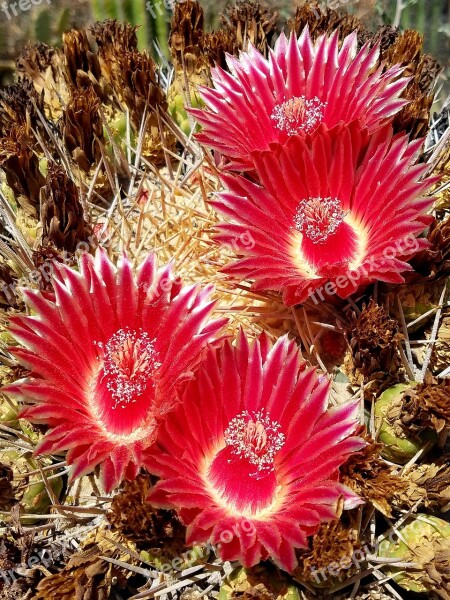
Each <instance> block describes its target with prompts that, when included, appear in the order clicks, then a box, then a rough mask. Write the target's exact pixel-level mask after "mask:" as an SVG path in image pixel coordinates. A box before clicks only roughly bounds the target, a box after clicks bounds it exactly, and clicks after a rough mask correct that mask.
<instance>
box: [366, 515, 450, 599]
mask: <svg viewBox="0 0 450 600" xmlns="http://www.w3.org/2000/svg"><path fill="white" fill-rule="evenodd" d="M398 534H399V535H395V534H394V535H395V539H393V540H389V539H388V540H384V541H383V542H381V544H380V547H379V551H378V554H379V556H380V557H381V558H389V559H398V561H399V562H411V563H415V564H416V565H417V566H416V567H411V568H410V569H409V568H406V569H405V568H400V567H389V566H386V567H383V569H384V570H385V571H386V573H387V574H389V575H393V576H394V580H395V581H396V583H397V584H398V585H399V586H401V587H402V588H403V589H405V590H408V591H411V592H416V593H424V592H430V591H432V590H433V589H434V588H433V584H432V581H431V580H430V579H429V578H428V577H427V574H426V569H425V567H426V566H429V565H432V566H435V565H433V563H434V559H435V557H436V555H437V553H442V551H443V550H444V552H446V551H447V552H450V523H448V522H447V521H444V520H442V519H438V518H437V517H432V516H430V515H424V514H418V515H417V516H416V517H415V518H414V519H413V520H411V521H410V522H408V523H407V524H406V525H402V526H401V527H400V528H399V530H398ZM393 537H394V536H393ZM403 540H404V541H403ZM444 569H445V567H444ZM444 577H445V574H444Z"/></svg>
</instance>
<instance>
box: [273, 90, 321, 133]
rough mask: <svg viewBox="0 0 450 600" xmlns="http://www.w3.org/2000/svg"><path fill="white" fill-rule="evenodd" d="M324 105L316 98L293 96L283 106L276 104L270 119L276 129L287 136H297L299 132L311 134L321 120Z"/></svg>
mask: <svg viewBox="0 0 450 600" xmlns="http://www.w3.org/2000/svg"><path fill="white" fill-rule="evenodd" d="M326 105H327V103H326V102H321V101H320V100H319V98H318V97H317V96H314V98H311V99H307V98H306V96H295V97H294V98H291V99H290V100H287V101H286V102H283V104H277V105H276V106H275V107H274V109H273V111H272V114H271V115H270V118H271V119H272V120H273V121H275V127H276V128H277V129H279V130H280V131H285V132H286V133H287V134H288V135H289V136H291V135H297V134H298V133H300V131H304V132H305V133H313V131H314V130H315V129H316V128H317V126H318V125H319V123H320V122H321V121H322V119H323V110H324V108H325V107H326Z"/></svg>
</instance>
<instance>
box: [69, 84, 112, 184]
mask: <svg viewBox="0 0 450 600" xmlns="http://www.w3.org/2000/svg"><path fill="white" fill-rule="evenodd" d="M99 108H100V99H99V97H98V96H97V94H96V93H95V91H94V88H93V87H92V86H91V87H87V88H79V89H76V90H73V91H72V95H71V98H70V101H69V103H68V105H67V107H66V108H65V110H64V112H63V115H62V119H61V123H60V128H61V135H62V137H63V140H64V143H65V145H66V148H67V149H68V150H69V152H70V153H71V155H72V159H73V161H74V162H75V163H76V164H77V165H78V167H79V168H80V169H81V170H82V171H84V172H85V173H89V171H90V170H91V168H92V167H94V168H95V166H96V165H98V163H99V162H100V160H101V157H102V153H101V149H100V143H101V142H102V141H103V125H102V121H101V117H100V113H99Z"/></svg>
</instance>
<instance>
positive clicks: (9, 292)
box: [0, 259, 20, 308]
mask: <svg viewBox="0 0 450 600" xmlns="http://www.w3.org/2000/svg"><path fill="white" fill-rule="evenodd" d="M17 280H18V276H17V275H16V273H14V271H13V270H12V269H11V267H10V266H9V265H8V263H7V262H5V261H4V260H3V259H0V306H1V307H2V308H6V307H12V308H19V305H20V301H19V299H18V298H17V296H16V294H15V288H16V286H17Z"/></svg>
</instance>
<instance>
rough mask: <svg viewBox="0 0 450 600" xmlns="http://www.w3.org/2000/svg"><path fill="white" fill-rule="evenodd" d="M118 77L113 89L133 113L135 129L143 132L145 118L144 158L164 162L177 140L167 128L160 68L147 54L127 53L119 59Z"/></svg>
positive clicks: (159, 163)
mask: <svg viewBox="0 0 450 600" xmlns="http://www.w3.org/2000/svg"><path fill="white" fill-rule="evenodd" d="M118 64H119V71H120V73H119V77H118V79H117V80H116V81H114V84H113V87H114V90H115V93H116V94H117V96H118V97H119V98H120V100H121V101H122V102H123V103H124V104H125V105H126V107H127V108H128V110H129V112H130V120H131V124H132V126H133V128H134V130H135V131H136V132H137V133H139V132H140V131H141V127H142V123H143V121H144V118H145V119H146V128H145V132H146V137H145V142H144V148H143V151H142V153H143V155H144V156H145V157H147V158H148V159H150V160H151V161H152V162H153V163H154V164H155V165H158V166H160V165H161V164H163V163H164V160H165V159H164V150H163V149H164V148H166V149H170V148H172V147H173V146H174V143H175V139H174V137H173V135H172V134H171V132H170V131H169V130H168V129H167V128H165V127H164V119H163V117H164V115H165V114H166V112H167V99H166V95H165V93H164V91H163V90H162V88H161V86H160V85H159V76H158V70H157V65H156V63H155V61H154V60H153V59H152V57H151V56H150V55H149V54H147V53H146V52H137V51H131V52H124V53H122V54H121V56H120V57H119V61H118Z"/></svg>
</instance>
